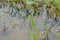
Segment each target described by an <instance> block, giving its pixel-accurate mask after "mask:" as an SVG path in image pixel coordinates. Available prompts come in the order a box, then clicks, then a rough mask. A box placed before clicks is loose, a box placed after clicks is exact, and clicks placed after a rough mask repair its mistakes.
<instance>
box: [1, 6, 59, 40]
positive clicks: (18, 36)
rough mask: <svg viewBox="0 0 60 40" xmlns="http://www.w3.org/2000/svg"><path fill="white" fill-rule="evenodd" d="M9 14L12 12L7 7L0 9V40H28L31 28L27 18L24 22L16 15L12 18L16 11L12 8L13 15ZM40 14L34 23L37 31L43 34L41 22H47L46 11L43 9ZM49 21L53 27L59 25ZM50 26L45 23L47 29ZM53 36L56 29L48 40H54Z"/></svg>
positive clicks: (51, 20)
mask: <svg viewBox="0 0 60 40" xmlns="http://www.w3.org/2000/svg"><path fill="white" fill-rule="evenodd" d="M2 6H3V5H2ZM9 10H10V11H9ZM11 12H12V10H11V7H9V6H5V7H2V8H0V40H30V36H29V29H30V28H31V27H30V21H29V18H27V19H26V20H25V21H24V19H23V18H22V17H18V16H19V15H18V14H17V15H16V16H15V17H12V16H13V14H15V12H16V9H14V8H13V14H11ZM23 13H24V12H23ZM42 13H43V14H42V15H41V16H40V17H39V18H37V17H35V21H36V24H37V31H38V30H40V31H41V32H44V31H45V30H44V28H43V24H42V22H45V21H47V15H46V10H45V9H44V11H43V12H42ZM11 15H12V16H11ZM49 20H50V22H52V24H53V25H54V27H55V26H57V25H59V22H55V21H53V19H49ZM22 22H23V23H22ZM21 25H22V26H21ZM50 26H52V25H51V23H47V28H49V27H50ZM55 28H56V27H55ZM55 36H56V29H54V28H53V29H52V31H51V33H50V35H49V40H56V37H55Z"/></svg>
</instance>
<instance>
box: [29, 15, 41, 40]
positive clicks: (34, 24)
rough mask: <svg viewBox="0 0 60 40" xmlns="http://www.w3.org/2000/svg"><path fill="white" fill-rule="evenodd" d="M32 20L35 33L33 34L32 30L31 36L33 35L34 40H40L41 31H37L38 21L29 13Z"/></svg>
mask: <svg viewBox="0 0 60 40" xmlns="http://www.w3.org/2000/svg"><path fill="white" fill-rule="evenodd" d="M29 17H30V20H31V26H32V28H33V30H34V33H33V34H32V32H30V37H32V40H40V32H38V33H36V28H37V26H36V23H35V20H34V16H33V15H29Z"/></svg>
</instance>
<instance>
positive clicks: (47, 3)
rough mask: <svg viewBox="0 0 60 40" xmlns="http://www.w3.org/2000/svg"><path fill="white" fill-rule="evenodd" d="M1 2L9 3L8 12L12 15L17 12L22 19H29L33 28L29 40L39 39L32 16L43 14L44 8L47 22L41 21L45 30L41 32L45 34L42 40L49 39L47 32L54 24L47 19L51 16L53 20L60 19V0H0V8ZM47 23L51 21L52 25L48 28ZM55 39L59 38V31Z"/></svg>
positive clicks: (14, 15)
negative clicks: (14, 10)
mask: <svg viewBox="0 0 60 40" xmlns="http://www.w3.org/2000/svg"><path fill="white" fill-rule="evenodd" d="M2 4H3V6H6V5H9V7H10V8H12V9H11V10H9V12H8V13H9V14H10V15H11V16H12V17H16V15H17V14H18V16H19V17H22V18H23V19H24V21H25V19H26V18H29V19H30V22H31V26H32V29H33V31H32V30H31V32H30V37H31V40H41V38H40V35H41V32H40V31H38V32H37V25H36V22H35V19H34V18H35V17H36V16H37V17H38V18H39V16H41V15H43V12H44V9H45V10H46V14H47V20H48V22H47V20H46V21H45V22H43V28H44V30H45V33H43V34H44V35H45V36H44V38H43V39H42V40H49V34H50V32H51V30H52V29H53V28H54V25H53V24H52V22H50V21H49V19H50V18H51V19H53V21H55V22H58V21H60V0H0V8H2V7H1V5H2ZM14 8H15V9H16V12H13V9H14ZM6 13H7V12H6ZM24 21H23V23H24ZM23 23H22V24H23ZM47 23H51V25H53V26H50V27H49V28H48V27H46V24H47ZM59 24H60V22H59ZM59 24H58V26H59ZM56 28H57V27H56ZM4 30H6V29H4ZM56 40H60V33H57V35H56Z"/></svg>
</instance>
